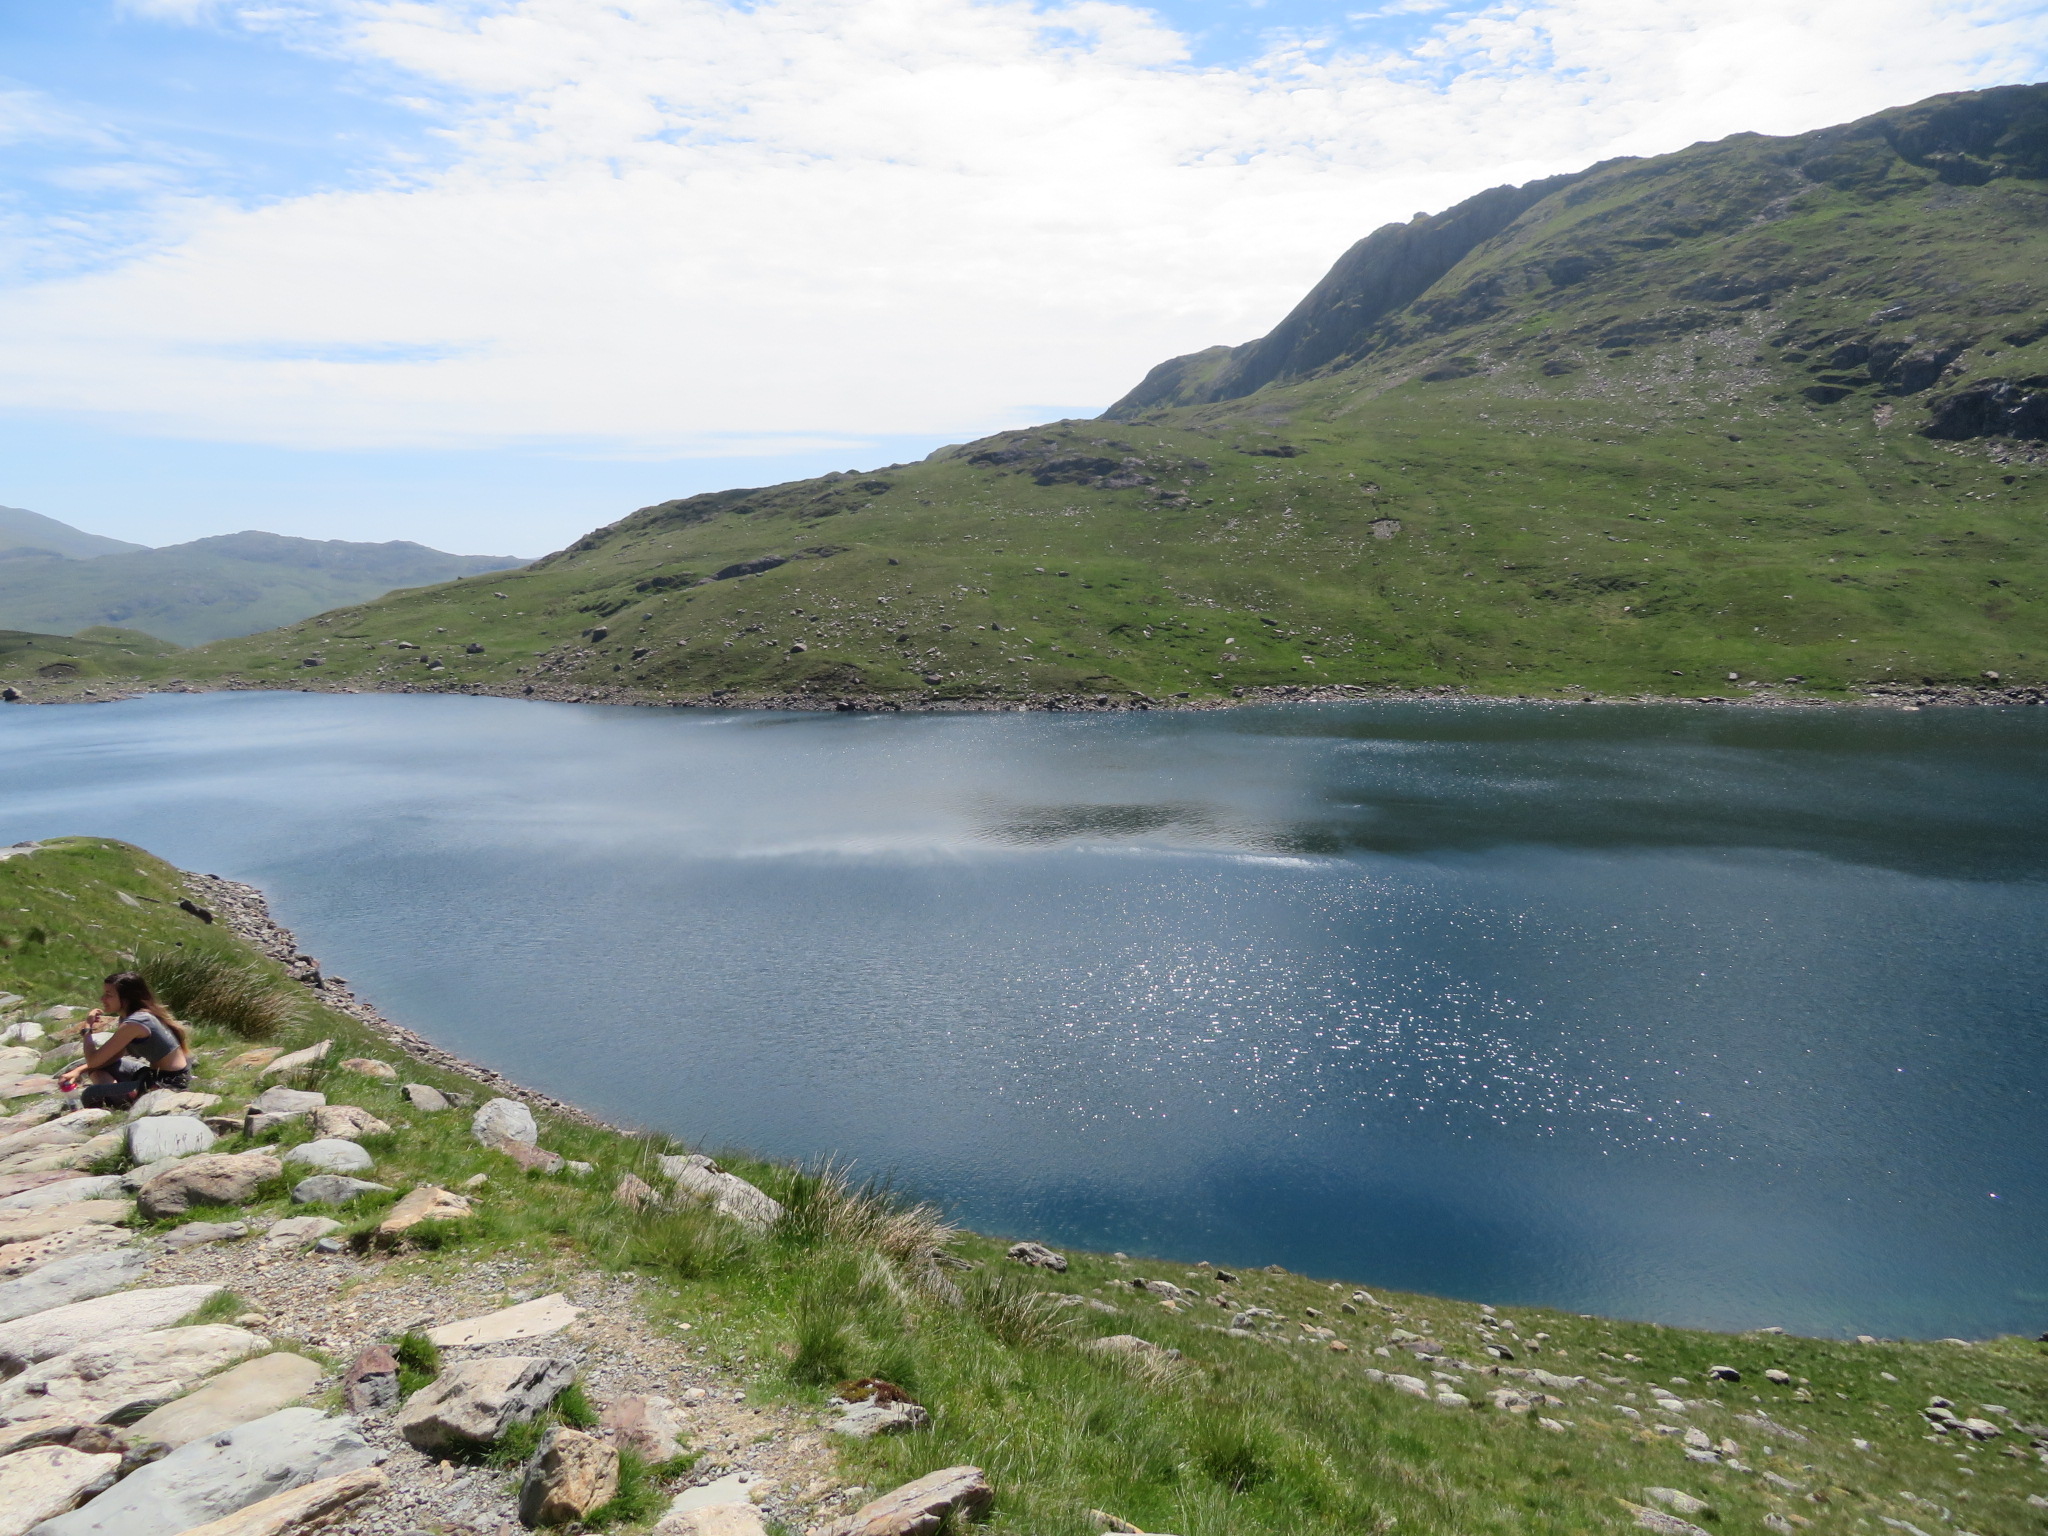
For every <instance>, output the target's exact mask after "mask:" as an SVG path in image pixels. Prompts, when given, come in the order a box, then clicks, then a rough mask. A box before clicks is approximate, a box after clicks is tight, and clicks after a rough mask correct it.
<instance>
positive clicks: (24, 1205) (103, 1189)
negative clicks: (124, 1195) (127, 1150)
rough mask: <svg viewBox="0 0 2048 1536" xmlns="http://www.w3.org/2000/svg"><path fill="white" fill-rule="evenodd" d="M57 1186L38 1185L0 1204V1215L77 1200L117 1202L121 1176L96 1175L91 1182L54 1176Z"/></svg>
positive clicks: (39, 1208) (110, 1174) (7, 1198)
mask: <svg viewBox="0 0 2048 1536" xmlns="http://www.w3.org/2000/svg"><path fill="white" fill-rule="evenodd" d="M53 1174H54V1178H55V1182H53V1183H49V1184H39V1185H36V1186H35V1187H34V1188H31V1189H24V1190H22V1191H21V1192H20V1193H19V1194H13V1195H9V1196H7V1197H6V1198H5V1199H4V1200H0V1211H40V1210H42V1209H44V1208H45V1207H46V1206H52V1205H69V1204H70V1203H71V1202H72V1201H74V1200H116V1199H119V1198H120V1195H121V1176H120V1175H119V1174H118V1173H107V1174H96V1175H94V1176H92V1177H89V1178H82V1179H81V1178H67V1177H64V1176H63V1175H62V1174H55V1173H54V1170H53Z"/></svg>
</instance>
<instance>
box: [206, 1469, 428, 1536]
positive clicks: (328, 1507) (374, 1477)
mask: <svg viewBox="0 0 2048 1536" xmlns="http://www.w3.org/2000/svg"><path fill="white" fill-rule="evenodd" d="M390 1486H391V1479H390V1478H388V1477H386V1476H385V1475H384V1474H383V1473H382V1472H381V1471H379V1470H378V1469H377V1468H376V1467H360V1468H358V1469H357V1470H355V1471H354V1472H344V1473H342V1474H341V1476H339V1477H323V1478H321V1479H320V1481H319V1482H317V1483H308V1484H306V1485H305V1486H304V1487H303V1488H293V1489H290V1490H288V1491H287V1492H284V1493H274V1494H272V1495H271V1496H270V1497H269V1498H267V1499H263V1500H261V1501H259V1502H257V1503H255V1504H251V1505H249V1506H248V1507H247V1508H246V1509H238V1510H236V1511H235V1512H234V1513H233V1514H232V1515H224V1516H222V1517H221V1518H220V1519H218V1520H209V1521H207V1522H206V1524H204V1525H195V1526H193V1527H192V1529H191V1530H189V1531H186V1532H184V1533H183V1536H285V1533H286V1532H288V1531H300V1530H308V1529H311V1528H312V1527H313V1526H314V1525H315V1524H318V1525H320V1526H323V1527H324V1526H326V1525H329V1524H331V1523H332V1516H333V1515H334V1513H335V1512H336V1511H337V1510H341V1509H345V1508H347V1507H348V1506H349V1505H351V1504H354V1503H356V1502H357V1501H358V1500H360V1499H367V1498H373V1497H375V1496H376V1495H377V1494H380V1493H382V1492H383V1491H384V1490H385V1489H386V1488H388V1487H390Z"/></svg>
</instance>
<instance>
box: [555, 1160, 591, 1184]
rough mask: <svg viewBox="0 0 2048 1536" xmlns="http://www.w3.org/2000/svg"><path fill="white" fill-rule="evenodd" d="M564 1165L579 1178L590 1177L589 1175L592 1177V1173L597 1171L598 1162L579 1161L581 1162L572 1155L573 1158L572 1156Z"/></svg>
mask: <svg viewBox="0 0 2048 1536" xmlns="http://www.w3.org/2000/svg"><path fill="white" fill-rule="evenodd" d="M562 1166H563V1167H564V1168H566V1169H568V1170H569V1172H570V1173H572V1174H574V1175H575V1176H576V1177H577V1178H579V1179H587V1178H589V1177H590V1176H591V1175H592V1174H593V1173H595V1172H597V1164H595V1163H579V1162H577V1161H576V1159H575V1158H573V1157H572V1158H570V1159H569V1160H568V1161H567V1162H565V1163H564V1164H562Z"/></svg>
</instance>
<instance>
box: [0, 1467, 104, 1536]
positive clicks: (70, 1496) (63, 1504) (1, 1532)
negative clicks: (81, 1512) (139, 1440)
mask: <svg viewBox="0 0 2048 1536" xmlns="http://www.w3.org/2000/svg"><path fill="white" fill-rule="evenodd" d="M120 1470H121V1455H120V1453H119V1452H118V1451H116V1452H113V1453H111V1454H108V1455H100V1456H93V1455H88V1454H86V1453H85V1452H83V1451H74V1450H72V1449H71V1448H70V1447H69V1446H63V1445H39V1446H36V1447H35V1448H34V1449H33V1450H27V1451H17V1452H15V1453H14V1454H13V1455H12V1456H6V1457H0V1536H25V1533H26V1532H28V1531H29V1530H31V1529H32V1528H34V1527H35V1526H37V1525H40V1524H41V1523H42V1522H43V1521H45V1520H47V1519H49V1518H50V1517H51V1516H52V1515H61V1514H63V1513H64V1512H65V1511H66V1510H68V1509H71V1508H73V1507H75V1506H76V1505H77V1503H78V1501H79V1500H80V1499H82V1498H84V1497H85V1496H86V1495H87V1494H88V1493H90V1492H93V1491H95V1490H96V1489H97V1488H99V1487H102V1486H105V1485H106V1484H109V1483H112V1482H113V1480H114V1478H115V1476H116V1475H117V1474H118V1473H119V1472H120Z"/></svg>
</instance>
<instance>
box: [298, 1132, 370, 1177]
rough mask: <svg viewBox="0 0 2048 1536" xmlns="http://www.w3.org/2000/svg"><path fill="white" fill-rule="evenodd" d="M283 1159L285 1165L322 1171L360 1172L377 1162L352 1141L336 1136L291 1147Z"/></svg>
mask: <svg viewBox="0 0 2048 1536" xmlns="http://www.w3.org/2000/svg"><path fill="white" fill-rule="evenodd" d="M284 1160H285V1164H286V1166H287V1167H300V1168H317V1169H318V1170H319V1171H320V1172H322V1173H361V1172H362V1171H363V1170H364V1169H366V1168H372V1167H375V1166H376V1162H377V1160H376V1159H375V1158H374V1157H372V1156H370V1154H369V1153H367V1152H365V1151H364V1150H363V1149H362V1148H361V1147H359V1146H357V1145H356V1144H355V1143H354V1142H352V1141H343V1140H342V1139H341V1138H340V1137H338V1136H334V1137H328V1138H327V1139H325V1140H322V1141H309V1142H305V1143H303V1144H302V1145H300V1146H296V1147H293V1148H292V1149H291V1151H289V1152H287V1153H285V1155H284Z"/></svg>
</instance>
